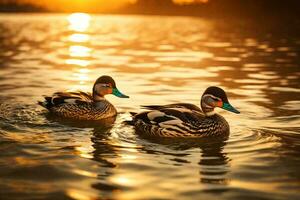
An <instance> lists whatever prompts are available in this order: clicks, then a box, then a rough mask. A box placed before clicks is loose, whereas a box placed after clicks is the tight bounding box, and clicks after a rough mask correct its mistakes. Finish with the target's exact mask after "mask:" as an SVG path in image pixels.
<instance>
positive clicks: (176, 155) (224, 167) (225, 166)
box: [142, 136, 230, 190]
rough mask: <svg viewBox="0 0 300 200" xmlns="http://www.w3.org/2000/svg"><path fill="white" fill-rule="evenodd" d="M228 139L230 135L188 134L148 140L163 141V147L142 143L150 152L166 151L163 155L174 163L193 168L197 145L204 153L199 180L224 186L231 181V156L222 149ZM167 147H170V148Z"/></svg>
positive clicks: (201, 158)
mask: <svg viewBox="0 0 300 200" xmlns="http://www.w3.org/2000/svg"><path fill="white" fill-rule="evenodd" d="M227 139H228V136H224V137H203V138H187V139H185V140H182V139H181V138H157V137H156V138H155V137H152V138H147V140H148V141H150V142H152V143H156V144H159V145H162V146H163V147H164V148H160V147H159V146H156V145H151V146H148V147H147V146H145V147H143V148H142V151H143V152H147V153H148V154H155V155H157V154H158V155H161V154H162V155H166V157H164V156H161V157H163V158H166V159H169V160H170V161H171V162H172V163H173V165H175V166H179V167H181V166H182V167H183V168H184V169H189V168H193V167H191V166H193V165H194V162H193V161H192V160H194V157H196V156H198V154H199V153H198V149H200V151H201V153H200V159H199V162H198V165H199V181H200V182H201V183H203V184H209V185H207V186H208V188H207V189H210V190H214V189H218V190H221V189H224V188H225V187H226V185H227V184H228V177H227V174H228V172H229V171H230V165H229V162H230V159H229V158H228V156H227V154H226V153H224V152H223V150H224V147H225V145H226V141H227ZM143 145H144V144H143ZM149 147H153V148H149ZM165 147H167V148H165ZM168 149H170V150H171V151H168ZM191 154H192V155H191ZM191 158H192V160H191ZM161 162H162V161H161ZM163 163H165V161H163ZM184 169H183V170H184ZM204 187H205V185H204Z"/></svg>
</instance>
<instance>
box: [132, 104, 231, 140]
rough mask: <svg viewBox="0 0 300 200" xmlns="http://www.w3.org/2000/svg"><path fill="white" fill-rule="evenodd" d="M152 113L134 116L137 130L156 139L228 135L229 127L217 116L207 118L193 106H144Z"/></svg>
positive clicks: (147, 112)
mask: <svg viewBox="0 0 300 200" xmlns="http://www.w3.org/2000/svg"><path fill="white" fill-rule="evenodd" d="M143 107H144V108H148V109H150V111H146V112H142V113H140V114H137V115H135V116H133V122H134V125H135V127H136V130H137V131H138V132H139V133H141V134H144V135H148V136H155V137H203V136H209V135H221V134H222V135H226V134H228V133H229V125H228V123H227V122H226V120H225V119H224V118H223V117H222V116H220V115H218V114H215V115H213V116H210V117H208V116H205V115H204V114H203V113H202V112H201V109H200V108H199V107H197V106H195V105H193V104H169V105H164V106H143Z"/></svg>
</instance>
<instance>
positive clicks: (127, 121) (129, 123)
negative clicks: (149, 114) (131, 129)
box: [123, 112, 137, 126]
mask: <svg viewBox="0 0 300 200" xmlns="http://www.w3.org/2000/svg"><path fill="white" fill-rule="evenodd" d="M129 113H130V115H131V117H132V119H131V120H125V121H124V122H123V123H124V124H125V125H130V126H134V116H135V115H136V114H137V113H136V112H129Z"/></svg>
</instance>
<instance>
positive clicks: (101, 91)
mask: <svg viewBox="0 0 300 200" xmlns="http://www.w3.org/2000/svg"><path fill="white" fill-rule="evenodd" d="M107 94H113V95H115V96H117V97H120V98H129V97H128V96H126V95H124V94H122V93H121V92H120V91H119V90H118V89H117V87H116V83H115V81H114V80H113V79H112V78H111V77H110V76H101V77H99V78H98V79H97V80H96V82H95V83H94V86H93V93H92V94H91V93H86V92H81V91H79V92H56V93H54V94H53V95H52V96H46V97H45V101H44V102H38V103H39V105H41V106H43V107H44V108H46V109H48V110H49V111H50V113H52V114H54V115H56V116H60V117H64V118H68V119H75V120H93V121H95V120H102V119H106V118H109V117H114V116H115V115H117V110H116V108H115V107H114V106H113V105H112V104H111V103H110V102H109V101H107V100H106V99H105V98H104V96H105V95H107Z"/></svg>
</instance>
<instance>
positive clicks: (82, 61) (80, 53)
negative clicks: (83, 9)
mask: <svg viewBox="0 0 300 200" xmlns="http://www.w3.org/2000/svg"><path fill="white" fill-rule="evenodd" d="M67 20H68V22H69V30H71V31H72V33H71V34H70V35H69V37H68V38H69V41H70V42H72V43H71V45H70V47H69V58H68V59H66V61H65V63H66V64H68V65H71V66H74V69H73V71H74V73H73V75H72V77H71V79H72V80H74V81H75V84H74V85H71V86H70V88H69V89H70V90H84V91H86V90H89V88H88V86H87V85H86V84H87V82H89V81H90V77H89V73H91V70H90V69H88V66H89V65H90V63H91V61H90V60H89V58H91V53H92V49H91V48H90V47H89V46H88V44H86V42H88V41H89V40H90V35H89V33H87V31H88V29H89V27H90V20H91V16H90V15H89V14H85V13H73V14H71V15H69V16H68V17H67ZM74 43H75V44H74ZM78 68H79V69H78Z"/></svg>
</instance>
